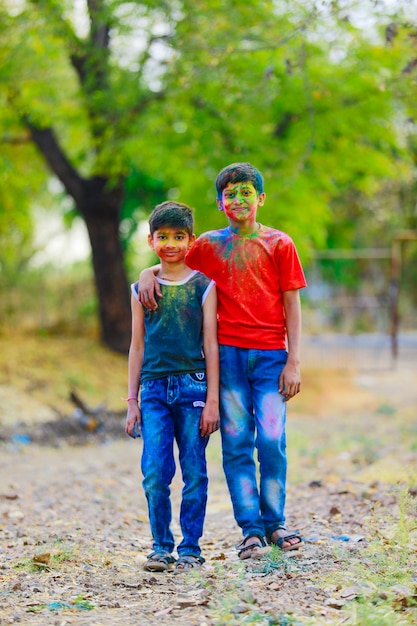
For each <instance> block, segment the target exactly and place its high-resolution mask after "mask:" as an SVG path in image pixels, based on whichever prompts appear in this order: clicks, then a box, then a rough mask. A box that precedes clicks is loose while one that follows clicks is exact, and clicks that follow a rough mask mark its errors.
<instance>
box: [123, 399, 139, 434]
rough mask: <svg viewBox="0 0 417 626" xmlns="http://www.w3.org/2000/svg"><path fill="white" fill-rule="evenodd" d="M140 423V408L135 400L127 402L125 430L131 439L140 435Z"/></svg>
mask: <svg viewBox="0 0 417 626" xmlns="http://www.w3.org/2000/svg"><path fill="white" fill-rule="evenodd" d="M141 424H142V417H141V414H140V408H139V406H138V404H137V402H129V406H128V408H127V416H126V426H125V432H126V434H127V435H129V437H132V439H137V438H138V437H140V428H141Z"/></svg>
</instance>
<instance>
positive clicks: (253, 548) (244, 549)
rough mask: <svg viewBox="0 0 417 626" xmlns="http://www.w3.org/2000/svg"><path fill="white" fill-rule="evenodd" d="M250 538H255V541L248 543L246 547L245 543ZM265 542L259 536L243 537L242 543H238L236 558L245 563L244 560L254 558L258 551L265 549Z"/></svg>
mask: <svg viewBox="0 0 417 626" xmlns="http://www.w3.org/2000/svg"><path fill="white" fill-rule="evenodd" d="M251 537H256V538H257V541H252V543H249V544H247V545H246V542H247V540H248V539H250V538H251ZM266 545H267V544H266V541H265V539H264V538H263V537H259V535H249V536H248V537H245V538H244V539H242V541H241V542H240V543H238V544H237V546H236V549H237V550H238V553H237V555H238V557H239V559H240V560H241V561H245V560H246V559H250V558H252V557H254V556H257V555H258V554H259V552H260V550H262V548H265V546H266Z"/></svg>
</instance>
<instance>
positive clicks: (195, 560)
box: [174, 554, 205, 574]
mask: <svg viewBox="0 0 417 626" xmlns="http://www.w3.org/2000/svg"><path fill="white" fill-rule="evenodd" d="M204 561H205V559H203V557H202V556H195V555H194V554H181V555H180V556H179V558H178V561H177V562H176V563H175V570H174V574H182V572H188V571H189V570H192V569H199V568H200V567H201V566H202V565H203V563H204Z"/></svg>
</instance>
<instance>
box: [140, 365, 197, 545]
mask: <svg viewBox="0 0 417 626" xmlns="http://www.w3.org/2000/svg"><path fill="white" fill-rule="evenodd" d="M206 394H207V381H206V374H205V373H204V372H198V373H196V374H181V375H178V376H177V375H175V376H168V377H165V378H158V379H156V380H147V381H143V383H142V385H141V390H140V401H141V412H142V437H143V451H142V461H141V468H142V473H143V483H142V484H143V488H144V491H145V495H146V498H147V501H148V511H149V522H150V526H151V531H152V536H153V549H154V550H155V551H159V550H165V551H167V552H169V553H171V552H172V551H173V550H174V547H175V541H174V536H173V534H172V531H171V520H172V507H171V498H170V496H171V488H170V485H171V482H172V479H173V477H174V474H175V458H174V441H176V442H177V445H178V452H179V463H180V467H181V472H182V479H183V482H184V486H183V489H182V501H181V508H180V526H181V531H182V537H183V538H182V541H181V543H180V544H179V546H178V548H177V551H178V554H179V555H181V554H183V555H186V554H187V555H194V556H199V555H200V553H201V549H200V547H199V539H200V537H201V535H202V534H203V526H204V518H205V512H206V504H207V483H208V479H207V466H206V446H207V442H208V438H207V437H202V436H201V435H200V417H201V411H202V408H203V407H204V404H205V400H206Z"/></svg>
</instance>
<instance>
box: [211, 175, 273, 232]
mask: <svg viewBox="0 0 417 626" xmlns="http://www.w3.org/2000/svg"><path fill="white" fill-rule="evenodd" d="M264 200H265V194H264V193H261V194H259V196H258V194H257V192H256V189H255V187H254V186H253V184H252V183H250V182H245V181H243V182H240V183H228V184H227V185H226V187H225V188H224V189H223V192H222V197H221V198H218V199H217V205H218V207H219V209H220V210H221V211H224V212H225V214H226V216H227V217H228V218H229V221H230V222H234V223H236V224H242V223H245V224H249V223H252V222H255V221H256V212H257V210H258V207H259V206H262V205H263V203H264Z"/></svg>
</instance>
